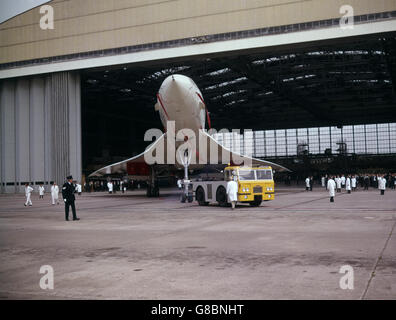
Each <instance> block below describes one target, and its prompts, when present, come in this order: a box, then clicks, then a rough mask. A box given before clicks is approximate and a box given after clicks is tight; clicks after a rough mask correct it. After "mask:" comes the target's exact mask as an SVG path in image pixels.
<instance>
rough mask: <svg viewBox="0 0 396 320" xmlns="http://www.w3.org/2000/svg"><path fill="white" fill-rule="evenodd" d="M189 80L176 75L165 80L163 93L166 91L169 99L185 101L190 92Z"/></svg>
mask: <svg viewBox="0 0 396 320" xmlns="http://www.w3.org/2000/svg"><path fill="white" fill-rule="evenodd" d="M188 80H189V78H188V77H186V76H183V75H180V74H174V75H171V76H169V77H168V78H166V79H165V81H164V82H163V84H162V87H161V89H162V90H161V91H166V95H167V98H168V99H171V100H178V99H183V98H184V97H185V95H186V94H187V93H188V90H189V81H188Z"/></svg>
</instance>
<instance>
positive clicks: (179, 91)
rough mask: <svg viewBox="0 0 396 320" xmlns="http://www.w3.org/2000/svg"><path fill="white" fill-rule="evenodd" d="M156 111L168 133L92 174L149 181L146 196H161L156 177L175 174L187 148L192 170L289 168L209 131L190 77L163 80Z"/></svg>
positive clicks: (202, 106)
mask: <svg viewBox="0 0 396 320" xmlns="http://www.w3.org/2000/svg"><path fill="white" fill-rule="evenodd" d="M155 110H156V111H158V112H159V116H160V119H161V122H162V124H163V126H164V131H165V133H163V134H162V132H161V135H158V136H157V137H156V138H157V139H156V140H155V141H154V142H153V143H152V144H151V145H149V146H148V147H147V148H146V150H145V151H144V152H143V153H141V154H139V155H137V156H135V157H132V158H129V159H126V160H124V161H121V162H117V163H114V164H111V165H108V166H106V167H103V168H101V169H99V170H97V171H95V172H93V173H92V174H90V175H89V177H91V178H92V177H98V176H104V175H118V176H119V175H128V176H130V177H131V178H133V179H139V180H147V181H148V188H147V195H148V196H158V195H159V189H158V185H157V183H156V181H157V177H158V176H159V175H160V173H161V172H162V173H163V172H168V173H169V172H173V173H175V172H176V171H178V170H180V169H181V168H183V151H185V150H189V152H190V158H189V159H190V160H189V163H190V164H189V170H197V169H198V170H199V169H202V168H203V167H204V166H219V165H223V168H224V166H225V165H227V164H228V163H232V164H237V165H249V166H271V167H272V168H273V169H275V170H277V171H289V170H288V169H287V168H285V167H282V166H280V165H278V164H275V163H272V162H269V161H264V160H260V159H256V158H253V157H250V156H248V155H242V154H240V153H236V152H233V151H231V150H229V149H227V148H226V147H224V146H222V145H220V144H219V143H218V142H217V141H216V140H215V139H214V138H213V137H212V136H211V135H210V134H208V133H207V131H206V130H205V124H206V121H207V122H208V126H209V128H210V126H211V123H210V117H209V113H208V110H207V108H206V105H205V102H204V99H203V95H202V93H201V91H200V90H199V89H198V87H197V85H196V84H195V83H194V81H193V80H192V79H191V78H189V77H187V76H184V75H180V74H174V75H171V76H168V77H167V78H166V79H165V80H164V82H163V83H162V85H161V87H160V89H159V91H158V93H157V103H156V104H155ZM158 131H159V130H158V129H157V130H156V132H158ZM146 134H147V133H146ZM150 138H151V137H150ZM150 141H152V140H150ZM169 146H170V147H169ZM184 155H185V152H184Z"/></svg>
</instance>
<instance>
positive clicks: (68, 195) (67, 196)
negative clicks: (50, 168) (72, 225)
mask: <svg viewBox="0 0 396 320" xmlns="http://www.w3.org/2000/svg"><path fill="white" fill-rule="evenodd" d="M66 179H67V182H66V183H65V184H64V185H63V187H62V197H63V201H64V202H65V218H66V221H69V206H71V208H72V212H73V220H80V219H79V218H77V215H76V206H75V205H74V201H75V200H76V198H75V197H74V193H75V192H76V186H75V185H74V184H73V177H72V176H68V177H66Z"/></svg>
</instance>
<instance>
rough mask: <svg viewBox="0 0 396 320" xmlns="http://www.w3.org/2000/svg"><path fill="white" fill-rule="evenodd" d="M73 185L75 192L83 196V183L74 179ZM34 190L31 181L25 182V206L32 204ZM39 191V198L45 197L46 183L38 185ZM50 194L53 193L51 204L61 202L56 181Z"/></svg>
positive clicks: (52, 184)
mask: <svg viewBox="0 0 396 320" xmlns="http://www.w3.org/2000/svg"><path fill="white" fill-rule="evenodd" d="M72 183H73V187H74V188H75V193H77V194H78V195H80V196H81V192H82V186H81V184H79V183H77V182H76V181H72ZM33 192H34V188H33V186H32V185H30V184H29V183H26V184H25V196H26V202H25V203H24V205H25V207H26V206H32V205H33V203H32V193H33ZM37 192H38V194H39V200H40V199H44V195H45V188H44V184H42V183H40V184H39V185H38V187H37ZM50 194H51V204H52V205H55V203H56V204H59V186H58V185H57V184H56V182H55V181H54V182H52V183H51V189H50Z"/></svg>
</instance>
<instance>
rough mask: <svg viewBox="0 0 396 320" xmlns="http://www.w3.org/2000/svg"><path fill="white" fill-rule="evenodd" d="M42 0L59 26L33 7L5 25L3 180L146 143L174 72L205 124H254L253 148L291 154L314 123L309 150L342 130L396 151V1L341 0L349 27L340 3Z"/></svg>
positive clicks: (89, 163)
mask: <svg viewBox="0 0 396 320" xmlns="http://www.w3.org/2000/svg"><path fill="white" fill-rule="evenodd" d="M198 3H199V4H198ZM48 4H49V5H51V6H52V7H53V11H54V29H50V30H42V29H40V26H39V20H40V18H41V14H40V12H39V9H38V8H34V9H32V10H30V11H28V12H26V13H23V14H21V15H19V16H17V17H15V18H12V19H10V20H8V21H6V22H4V23H2V24H1V25H0V41H1V44H0V46H1V52H0V79H1V80H0V81H1V100H0V106H1V131H0V132H1V157H0V158H1V159H0V161H1V163H0V164H1V170H0V172H1V174H0V177H1V192H20V191H21V190H22V188H23V184H24V182H25V181H30V182H33V183H34V184H38V183H40V182H44V184H46V185H47V186H48V185H49V184H50V182H51V181H54V180H56V181H63V179H64V177H65V176H66V175H67V174H70V173H71V174H73V176H74V177H75V178H76V180H78V181H81V179H82V178H83V176H85V175H87V174H89V173H90V172H92V171H93V170H94V169H95V168H97V167H98V166H100V165H107V164H109V163H111V162H115V161H116V160H122V159H124V158H127V157H131V156H132V155H135V154H138V153H140V152H142V151H143V149H144V148H145V146H146V145H147V142H144V141H143V135H144V132H145V131H146V130H147V129H149V128H161V123H160V121H159V116H158V115H157V114H156V112H155V110H154V104H155V103H156V92H157V90H158V89H159V87H160V85H161V83H162V81H163V80H164V79H165V78H166V77H167V76H168V75H171V74H173V73H181V74H185V75H187V76H189V77H191V78H192V79H193V80H194V81H195V82H196V84H197V85H198V87H199V88H200V89H201V91H202V93H203V96H204V99H205V102H206V105H207V108H208V110H209V113H210V124H211V126H212V127H213V128H216V129H222V128H227V129H230V130H231V129H242V130H243V129H252V130H253V131H254V132H255V133H256V139H257V140H256V141H261V142H262V143H255V148H257V150H256V149H255V151H256V153H255V155H256V156H257V157H263V158H271V159H279V160H282V161H286V163H287V159H288V158H290V157H291V158H293V157H294V156H295V155H296V152H297V149H298V148H297V147H298V143H299V141H300V140H299V139H298V137H300V138H302V140H304V141H308V140H309V138H310V136H311V132H314V131H315V130H316V131H315V132H316V133H315V132H314V133H313V134H312V137H315V138H313V139H311V141H310V143H311V144H313V145H312V148H311V152H312V153H314V154H325V152H327V151H328V150H329V149H330V150H332V149H333V152H335V149H336V147H337V143H339V141H344V140H343V139H344V138H343V135H345V136H347V135H349V136H352V139H351V143H349V142H348V148H349V150H351V149H352V151H351V152H352V153H362V154H376V155H378V154H386V155H387V156H391V157H392V159H394V157H395V154H396V126H395V123H396V95H395V81H396V79H395V77H396V5H395V3H394V1H388V0H382V1H375V2H373V1H366V0H364V1H357V0H355V1H349V5H350V7H351V8H353V15H352V17H353V23H354V24H353V28H341V27H340V21H341V18H342V16H343V14H342V13H340V8H341V7H342V6H343V5H344V4H343V2H342V1H332V2H331V3H330V2H328V1H324V0H315V1H293V2H290V1H283V0H273V1H253V0H251V1H236V0H232V1H230V0H229V1H210V0H208V1H206V0H204V1H199V2H194V5H191V2H189V1H187V0H179V1H177V0H174V1H173V0H172V1H157V0H150V1H139V0H128V1H127V0H126V1H104V0H103V1H102V0H100V1H92V0H88V1H81V0H72V1H60V0H59V1H50V2H49V3H48ZM349 19H351V17H349ZM348 23H351V20H348ZM349 27H350V25H349ZM326 130H328V131H329V133H326V132H327V131H326ZM331 130H333V132H335V137H336V140H334V139H333V140H334V141H331V139H332V137H333V133H332V132H331ZM373 130H374V133H373ZM366 131H367V132H366ZM293 132H294V133H293ZM304 132H305V133H304ZM358 133H359V134H360V135H361V134H364V138H363V140H364V141H363V140H362V141H363V142H362V141H358V139H355V135H356V136H357V135H358ZM277 134H278V135H277ZM274 135H275V136H274ZM320 137H322V141H320ZM327 137H329V138H327ZM369 137H370V138H369ZM371 137H374V138H371ZM329 139H330V141H327V140H329ZM345 139H347V137H346V138H345ZM281 140H282V141H283V142H280V141H281ZM302 140H301V141H302ZM313 140H315V141H314V142H315V143H314V142H313ZM316 140H318V141H316ZM371 140H373V141H374V140H376V144H375V147H374V149H370V148H371V147H372V146H371V145H370V143H368V141H369V142H371ZM379 140H381V141H382V140H386V141H387V143H386V145H385V146H382V145H381V144H380V143H379V142H378V141H379ZM270 141H272V144H271V143H270ZM308 142H309V141H308ZM362 143H363V146H362ZM256 144H257V146H256ZM355 144H356V145H355ZM352 146H353V147H352ZM273 149H274V150H275V151H274V152H273ZM289 156H290V157H289ZM285 159H286V160H285Z"/></svg>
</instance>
